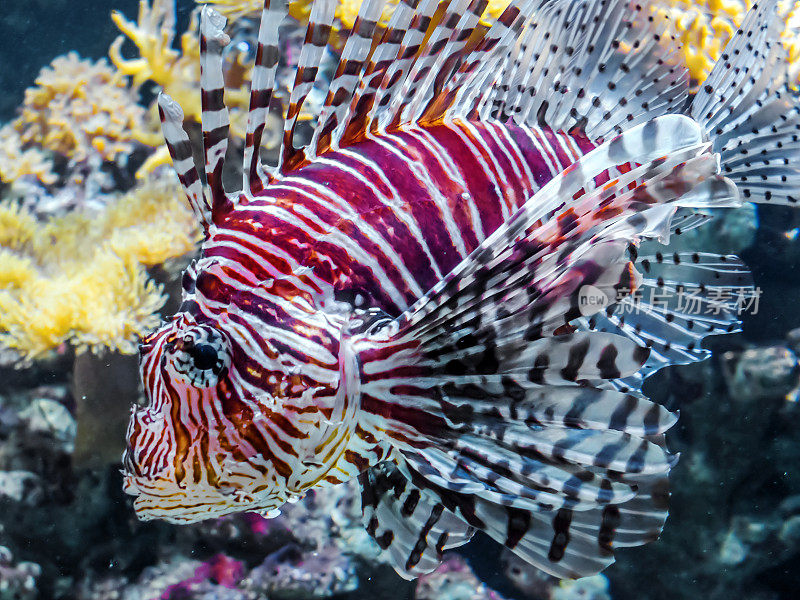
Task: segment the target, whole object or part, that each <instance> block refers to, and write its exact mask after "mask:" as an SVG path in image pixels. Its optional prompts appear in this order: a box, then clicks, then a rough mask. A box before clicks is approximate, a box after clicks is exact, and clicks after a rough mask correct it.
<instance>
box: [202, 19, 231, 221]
mask: <svg viewBox="0 0 800 600" xmlns="http://www.w3.org/2000/svg"><path fill="white" fill-rule="evenodd" d="M224 27H225V18H224V17H223V16H222V15H220V14H219V13H218V12H217V11H215V10H213V9H211V8H208V7H207V6H204V7H203V10H202V12H201V13H200V87H201V105H202V109H203V114H202V129H203V153H204V155H205V171H206V181H207V182H208V187H209V189H210V190H211V214H212V217H216V215H217V214H218V213H221V212H226V211H227V210H230V208H232V207H233V204H232V202H231V200H230V199H229V198H228V197H227V195H226V194H225V189H224V188H223V185H222V170H223V167H224V164H225V153H226V152H227V150H228V130H229V129H230V119H229V117H228V109H227V108H226V107H225V101H224V92H225V81H224V79H223V76H222V49H223V48H224V47H225V46H226V45H227V44H228V43H229V42H230V38H229V37H228V36H227V35H226V34H225V32H224V31H223V28H224Z"/></svg>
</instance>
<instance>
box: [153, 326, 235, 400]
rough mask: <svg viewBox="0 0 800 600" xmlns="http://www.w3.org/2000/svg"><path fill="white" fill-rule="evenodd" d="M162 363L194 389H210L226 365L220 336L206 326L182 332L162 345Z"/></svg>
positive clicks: (224, 345) (225, 349)
mask: <svg viewBox="0 0 800 600" xmlns="http://www.w3.org/2000/svg"><path fill="white" fill-rule="evenodd" d="M166 350H167V354H166V356H165V362H166V364H167V368H168V369H169V370H170V371H171V372H172V373H173V375H174V376H175V377H176V378H177V379H179V380H182V381H186V382H188V383H190V384H191V385H193V386H195V387H198V388H205V387H211V386H213V385H216V384H217V382H218V381H219V377H220V375H221V374H222V373H223V372H224V371H225V370H226V369H227V367H228V366H229V365H230V354H229V352H228V346H227V344H226V342H225V338H224V337H223V335H222V334H221V333H220V332H219V331H217V330H216V329H213V328H211V327H208V326H204V325H201V326H195V327H192V328H190V329H188V330H186V331H183V332H182V333H181V334H180V336H179V337H178V338H176V339H175V340H173V341H172V342H169V343H168V344H167V346H166Z"/></svg>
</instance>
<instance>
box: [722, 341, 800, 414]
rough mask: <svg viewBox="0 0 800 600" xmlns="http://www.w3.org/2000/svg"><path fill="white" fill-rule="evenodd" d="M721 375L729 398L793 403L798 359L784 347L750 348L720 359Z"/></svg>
mask: <svg viewBox="0 0 800 600" xmlns="http://www.w3.org/2000/svg"><path fill="white" fill-rule="evenodd" d="M722 367H723V369H722V371H723V375H724V377H725V381H726V383H727V385H728V392H729V393H730V395H731V397H732V398H734V399H736V400H739V401H748V402H749V401H753V400H758V399H761V398H781V397H785V398H787V399H792V400H794V399H795V398H796V396H797V394H798V386H800V363H798V359H797V355H796V354H795V353H794V352H792V351H791V350H790V349H789V348H787V347H785V346H766V347H758V348H750V349H748V350H744V351H743V352H734V351H730V352H726V353H724V354H723V355H722Z"/></svg>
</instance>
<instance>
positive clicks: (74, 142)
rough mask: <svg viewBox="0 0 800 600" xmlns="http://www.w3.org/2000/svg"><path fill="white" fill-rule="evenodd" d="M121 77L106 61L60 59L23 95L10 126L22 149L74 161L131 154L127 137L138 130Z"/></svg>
mask: <svg viewBox="0 0 800 600" xmlns="http://www.w3.org/2000/svg"><path fill="white" fill-rule="evenodd" d="M143 118H144V109H142V107H141V106H139V105H138V104H136V102H135V99H134V97H133V96H132V94H131V93H130V91H129V90H128V86H127V83H126V81H125V78H124V77H122V76H121V75H120V74H119V73H117V72H116V71H115V70H114V69H112V68H110V67H109V65H108V64H107V63H106V61H104V60H101V61H98V62H92V61H90V60H81V59H80V57H79V56H78V55H77V54H76V53H75V52H70V53H69V54H67V55H65V56H59V57H58V58H56V59H55V60H53V62H52V63H51V64H50V66H48V67H45V68H44V69H42V70H41V72H40V73H39V76H38V77H37V78H36V86H34V87H32V88H29V89H27V90H26V91H25V102H24V104H23V106H22V114H21V115H20V116H19V117H18V118H17V119H16V120H15V121H14V129H16V131H17V132H18V133H19V136H20V140H21V142H22V145H23V147H26V146H33V147H39V148H44V149H47V150H51V151H53V152H56V153H58V154H61V155H63V156H66V157H68V158H71V159H74V160H76V161H81V160H84V159H85V158H87V156H89V155H90V154H93V153H97V154H99V155H100V156H101V157H102V158H103V159H104V160H114V159H115V158H116V157H117V156H119V155H121V154H128V153H130V152H131V150H132V149H133V145H132V140H133V138H132V135H131V132H132V131H133V130H135V129H136V128H138V127H140V126H141V123H142V120H143Z"/></svg>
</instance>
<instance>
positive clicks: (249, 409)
mask: <svg viewBox="0 0 800 600" xmlns="http://www.w3.org/2000/svg"><path fill="white" fill-rule="evenodd" d="M591 147H592V145H591V144H590V143H589V142H588V141H587V140H586V139H585V138H574V137H570V136H568V135H565V134H556V133H553V132H551V131H549V130H544V129H538V128H521V127H517V126H515V125H513V124H509V125H502V124H498V123H493V124H488V125H487V124H484V123H470V122H465V121H455V122H452V123H449V124H446V125H445V124H440V125H436V126H432V127H413V128H411V127H409V128H406V129H404V130H400V131H397V132H394V133H387V134H384V135H375V136H371V137H370V138H369V139H368V140H366V141H364V142H361V143H358V144H355V145H353V146H350V147H348V148H346V149H342V150H339V151H331V152H328V153H326V154H324V155H322V156H319V157H317V159H316V160H314V161H313V162H312V163H310V164H307V165H305V166H302V167H300V168H298V169H296V170H295V171H293V172H289V173H287V174H286V175H284V176H282V177H281V178H279V179H277V180H275V181H273V182H272V183H271V184H270V185H269V186H268V187H267V188H266V189H265V190H264V191H263V192H262V193H260V194H258V195H257V196H255V197H253V198H250V199H247V200H245V199H244V198H243V199H242V201H241V202H239V203H238V204H237V205H236V206H235V207H232V208H231V209H230V210H229V211H228V212H227V213H225V214H224V215H222V216H221V217H220V218H218V219H216V220H215V223H214V225H212V226H211V227H210V229H209V238H208V240H207V241H206V242H205V243H204V244H203V248H202V257H201V258H200V259H199V260H198V261H197V262H196V263H195V264H194V265H193V267H192V268H191V269H190V270H189V271H188V272H187V275H186V276H185V277H184V303H183V306H182V312H180V313H179V314H178V315H176V317H174V319H173V320H172V322H170V323H169V324H168V325H167V326H165V327H164V328H163V329H161V330H160V331H157V332H155V333H154V334H152V335H151V336H150V337H149V338H148V339H147V340H145V342H144V344H143V348H144V350H143V358H142V377H143V380H144V381H145V388H146V389H147V390H150V394H151V398H150V399H149V405H148V407H146V408H144V409H140V410H137V411H136V412H135V414H134V417H133V418H132V420H131V426H130V431H129V436H128V446H129V447H128V451H127V453H126V459H125V460H126V465H128V470H129V473H128V475H127V478H126V489H127V490H128V491H131V492H137V493H138V494H139V496H138V498H137V500H136V504H137V509H138V510H139V512H140V514H144V515H147V516H149V517H151V518H155V517H165V518H168V519H171V520H176V521H187V520H196V519H198V518H208V517H209V516H212V515H221V514H225V513H228V512H232V511H241V510H262V511H267V512H268V511H269V510H272V509H275V508H277V507H279V506H280V505H282V504H283V503H284V502H285V501H286V500H287V498H290V497H292V496H294V495H298V494H302V493H304V492H305V490H307V489H308V488H310V487H313V486H315V485H318V484H320V483H324V482H328V483H340V482H342V481H345V480H347V479H350V478H352V477H355V476H357V475H358V474H359V473H361V472H362V471H364V470H365V469H366V468H367V467H369V466H372V465H374V464H376V463H377V462H380V461H381V460H383V459H385V458H386V456H387V454H388V452H389V446H388V444H387V441H386V440H385V439H381V438H380V432H377V431H375V427H376V426H375V422H376V421H375V419H374V418H372V417H370V418H365V415H363V414H362V413H361V411H360V409H359V406H358V402H359V398H358V397H353V393H354V390H352V389H350V390H348V389H347V386H346V385H344V384H343V381H344V379H346V374H345V366H346V365H345V364H344V363H345V362H346V359H345V358H344V356H343V354H344V352H343V345H342V343H341V342H342V337H343V335H346V332H345V330H346V328H347V327H348V323H349V321H350V319H351V318H352V316H353V311H354V310H355V309H358V308H362V307H363V308H366V307H370V308H377V309H379V310H381V311H382V312H384V313H386V314H387V315H391V316H397V315H399V314H400V313H401V312H402V311H404V310H406V309H407V308H408V307H409V306H411V305H412V304H413V303H414V302H415V301H416V300H418V299H419V298H420V297H421V296H422V295H424V294H425V293H426V292H427V291H428V290H430V289H431V288H432V287H433V286H434V285H435V284H436V283H437V282H439V281H440V280H441V279H442V277H443V276H444V275H445V274H447V273H449V272H450V271H451V270H452V269H453V268H454V267H455V266H456V265H457V264H458V263H459V262H461V261H462V260H463V259H464V258H465V257H466V256H467V255H468V254H469V253H470V252H472V251H473V250H474V249H475V248H476V247H477V246H478V245H479V244H480V243H481V242H482V241H484V239H485V238H486V237H487V236H488V235H490V234H491V233H492V232H494V231H495V230H496V229H497V228H498V227H499V226H500V225H501V224H502V223H503V222H505V221H506V220H507V219H508V218H509V216H510V215H511V214H513V213H514V212H515V211H516V210H517V209H518V208H519V207H520V206H521V205H522V204H523V203H524V202H525V200H526V199H527V198H529V197H530V196H531V195H532V194H533V193H535V192H536V191H538V189H540V188H541V186H542V185H544V184H545V183H547V182H548V181H549V180H550V179H552V177H553V176H554V175H555V174H557V173H559V172H561V171H562V170H563V169H564V168H566V167H567V166H569V165H570V164H572V163H573V162H575V160H576V158H578V157H579V156H581V155H582V154H583V153H584V152H585V151H586V150H587V149H590V148H591ZM200 325H206V326H211V327H213V328H215V329H216V330H218V331H220V332H222V333H223V335H224V336H225V338H226V341H227V344H228V345H229V347H230V360H229V363H230V366H229V367H227V368H226V373H225V375H224V377H222V378H221V379H220V380H219V382H218V383H217V385H216V386H213V387H209V388H205V389H200V390H198V389H196V388H194V387H193V386H191V385H186V384H185V383H183V382H181V381H176V380H175V378H174V376H173V373H172V372H171V371H170V369H169V368H168V364H165V362H164V358H162V357H163V356H164V346H165V344H167V343H169V342H173V341H174V340H179V339H180V338H181V336H182V335H184V334H185V332H186V331H190V330H193V329H194V328H196V327H197V326H200ZM348 392H349V395H348ZM377 426H378V427H379V422H378V425H377ZM168 457H169V458H168ZM175 504H179V505H180V506H181V507H183V510H181V511H176V510H175Z"/></svg>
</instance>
